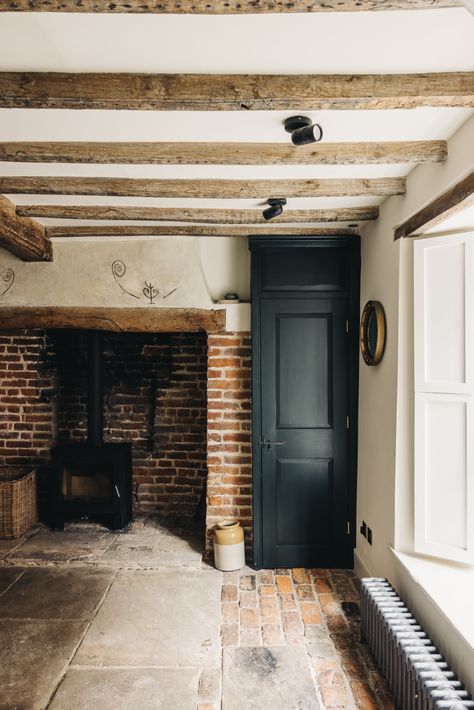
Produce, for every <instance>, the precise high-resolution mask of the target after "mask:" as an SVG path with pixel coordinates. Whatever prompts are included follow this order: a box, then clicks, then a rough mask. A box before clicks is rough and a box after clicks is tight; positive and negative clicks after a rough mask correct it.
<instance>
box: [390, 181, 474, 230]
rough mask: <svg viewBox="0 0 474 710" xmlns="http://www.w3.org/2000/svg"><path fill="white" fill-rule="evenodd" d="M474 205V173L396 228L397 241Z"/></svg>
mask: <svg viewBox="0 0 474 710" xmlns="http://www.w3.org/2000/svg"><path fill="white" fill-rule="evenodd" d="M472 203H474V172H472V173H470V174H469V175H467V176H466V177H465V178H463V179H462V180H461V181H460V182H458V183H456V185H454V186H453V187H451V188H450V189H449V190H447V191H446V192H444V193H443V194H442V195H440V196H439V197H437V198H436V199H435V200H433V201H432V202H430V204H429V205H426V207H423V209H421V210H420V211H419V212H417V213H416V214H414V215H413V216H412V217H410V218H409V219H407V220H406V221H405V222H403V224H400V225H399V226H398V227H396V228H395V234H394V237H395V239H401V238H403V237H410V236H415V232H416V231H417V230H418V229H420V228H422V227H423V229H424V230H426V229H429V228H431V227H434V226H435V225H436V224H438V223H439V222H441V221H443V220H445V219H447V218H448V217H451V216H452V215H454V214H456V213H457V212H460V211H461V210H463V209H465V208H466V207H467V206H468V205H470V204H472Z"/></svg>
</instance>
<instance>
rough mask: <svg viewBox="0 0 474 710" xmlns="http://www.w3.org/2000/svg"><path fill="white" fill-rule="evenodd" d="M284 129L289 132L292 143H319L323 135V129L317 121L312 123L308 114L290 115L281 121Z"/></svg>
mask: <svg viewBox="0 0 474 710" xmlns="http://www.w3.org/2000/svg"><path fill="white" fill-rule="evenodd" d="M283 125H284V127H285V131H286V132H287V133H291V140H292V142H293V143H294V145H307V144H308V143H319V141H320V140H321V139H322V137H323V129H322V128H321V126H320V125H319V123H313V122H312V120H311V119H310V118H308V116H290V118H287V119H286V120H285V121H283Z"/></svg>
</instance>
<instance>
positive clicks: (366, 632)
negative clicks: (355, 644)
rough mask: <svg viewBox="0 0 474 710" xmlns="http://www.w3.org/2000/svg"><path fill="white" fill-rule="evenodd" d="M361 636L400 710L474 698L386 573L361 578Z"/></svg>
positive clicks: (450, 705)
mask: <svg viewBox="0 0 474 710" xmlns="http://www.w3.org/2000/svg"><path fill="white" fill-rule="evenodd" d="M360 617H361V639H362V641H363V642H364V643H368V645H369V648H370V650H371V651H372V654H373V656H374V658H375V661H376V663H377V665H378V666H379V668H380V670H381V672H382V673H383V675H384V677H385V678H386V680H387V682H388V684H389V686H390V690H391V691H392V693H393V696H394V701H395V706H396V708H397V709H398V710H465V709H466V708H474V701H473V700H472V698H471V696H470V695H469V693H468V692H467V690H466V689H465V687H464V685H463V683H462V682H461V681H460V680H458V679H457V678H456V675H455V674H454V673H453V671H452V670H450V668H449V666H448V664H447V663H446V661H445V660H444V658H443V657H442V656H441V654H440V653H439V652H438V649H437V648H436V647H435V646H434V644H433V643H432V642H431V641H430V639H429V638H428V636H427V635H426V633H425V632H424V631H423V629H422V628H421V626H420V625H419V624H418V623H417V621H416V619H415V618H414V617H413V615H412V614H411V613H410V611H409V610H408V609H407V607H406V606H405V604H404V603H403V602H402V600H401V599H400V597H399V596H398V594H397V593H396V591H395V590H394V589H393V587H392V586H391V585H390V584H389V583H388V582H387V580H386V579H379V578H367V579H362V580H361V604H360Z"/></svg>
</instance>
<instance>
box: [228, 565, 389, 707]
mask: <svg viewBox="0 0 474 710" xmlns="http://www.w3.org/2000/svg"><path fill="white" fill-rule="evenodd" d="M358 601H359V592H358V586H357V578H356V576H355V574H354V573H353V572H351V571H345V570H324V569H312V570H305V569H293V570H290V569H277V570H275V571H273V570H261V571H259V572H255V571H253V570H251V569H250V568H248V567H246V568H244V569H243V570H241V571H240V572H226V573H225V574H224V582H223V587H222V604H221V608H222V625H221V639H222V645H223V647H224V648H225V647H238V646H240V647H244V646H253V647H255V646H267V647H274V646H302V647H304V648H305V650H306V653H307V655H308V661H309V665H310V668H311V671H312V674H313V680H314V683H315V686H316V692H317V694H318V698H319V701H320V705H321V709H322V710H323V709H325V710H331V709H332V708H346V709H351V708H363V709H364V710H369V709H372V708H385V709H387V710H388V709H389V708H392V707H393V705H392V702H391V699H390V695H389V693H388V690H387V688H386V686H385V684H384V681H383V679H382V678H381V676H380V674H379V672H378V671H377V669H376V667H375V666H374V663H373V661H372V659H371V657H370V654H369V652H368V651H367V649H366V647H365V646H364V645H363V644H361V643H360V642H359V603H358Z"/></svg>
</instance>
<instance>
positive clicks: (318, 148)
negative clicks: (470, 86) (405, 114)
mask: <svg viewBox="0 0 474 710" xmlns="http://www.w3.org/2000/svg"><path fill="white" fill-rule="evenodd" d="M447 154H448V147H447V143H446V141H397V142H389V143H381V142H370V143H313V144H311V145H302V146H298V147H296V146H294V145H293V144H292V143H291V142H288V143H140V142H133V143H117V142H113V143H112V142H106V143H105V142H100V143H99V142H94V143H87V142H80V143H73V142H71V143H60V142H53V143H38V142H34V143H29V142H28V143H24V142H22V143H0V162H14V163H15V162H20V163H97V164H108V165H112V164H115V163H123V164H126V163H128V164H130V165H369V164H395V163H426V162H432V163H440V162H442V161H443V160H446V157H447Z"/></svg>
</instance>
